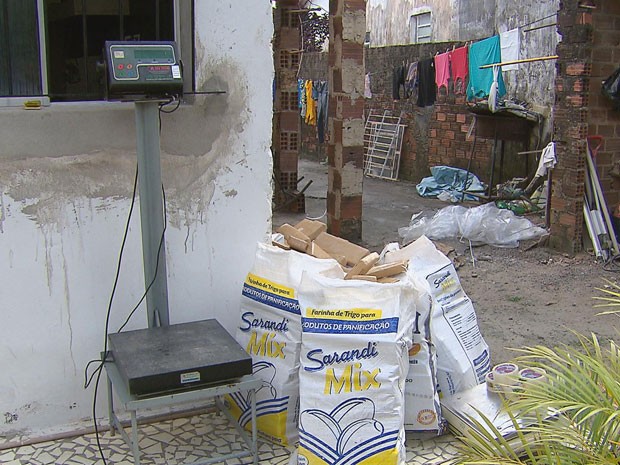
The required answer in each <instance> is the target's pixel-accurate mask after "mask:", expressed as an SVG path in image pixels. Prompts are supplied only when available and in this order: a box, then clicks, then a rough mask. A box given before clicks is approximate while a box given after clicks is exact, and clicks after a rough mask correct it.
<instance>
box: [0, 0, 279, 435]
mask: <svg viewBox="0 0 620 465" xmlns="http://www.w3.org/2000/svg"><path fill="white" fill-rule="evenodd" d="M195 12H196V22H195V26H196V37H195V46H196V51H197V52H196V53H197V63H196V68H197V70H196V82H197V88H198V90H225V91H226V94H221V95H211V96H197V97H196V100H195V102H194V103H193V104H192V105H183V106H181V108H180V109H179V111H177V112H176V113H173V114H171V115H163V116H162V176H163V182H164V185H165V188H166V195H167V205H168V209H167V215H168V230H167V236H166V248H167V249H166V252H167V268H168V292H169V306H170V319H171V322H172V323H179V322H185V321H192V320H198V319H204V318H211V317H215V318H218V320H220V322H221V323H222V324H223V325H224V326H225V327H226V328H227V329H228V330H229V331H234V323H235V317H236V312H237V308H238V304H239V296H240V292H241V285H242V281H243V278H244V276H245V273H246V272H247V270H248V269H249V267H250V266H251V263H252V260H253V257H254V250H255V245H256V242H257V241H260V240H264V239H265V238H266V237H267V235H268V234H269V232H270V230H271V194H272V190H271V189H272V188H271V172H272V161H271V160H272V159H271V152H270V145H271V118H272V115H271V112H272V79H273V58H272V50H271V39H272V37H273V22H272V17H271V6H270V4H269V2H253V1H252V2H250V1H244V2H239V1H234V0H200V1H199V2H196V3H195ZM0 140H2V141H3V142H2V144H0V310H1V312H2V324H0V341H1V342H0V368H1V375H0V414H1V416H0V447H1V446H2V444H3V443H4V444H7V443H9V442H14V441H19V440H21V439H29V438H37V437H43V436H45V435H47V434H51V433H57V432H64V431H71V430H75V429H79V428H83V427H87V426H89V424H90V423H89V422H90V416H91V402H92V394H93V390H92V387H91V389H89V390H84V389H83V387H82V385H83V382H84V381H83V370H84V367H85V365H86V363H87V361H88V360H91V359H94V358H97V357H98V354H99V351H100V350H101V349H102V348H103V341H104V322H105V313H106V307H107V303H108V299H109V296H110V291H111V289H112V283H113V279H114V272H115V269H116V260H117V255H118V251H119V247H120V243H121V239H122V233H123V229H124V224H125V221H126V217H127V213H128V210H129V205H130V198H131V188H132V182H133V173H134V169H135V163H136V155H135V129H134V121H133V105H132V104H107V103H89V104H86V103H84V104H79V103H75V104H52V106H51V107H49V108H44V109H42V110H40V111H31V112H30V111H29V112H25V111H23V110H19V109H0ZM140 241H141V239H140V223H139V208H137V209H136V211H135V212H134V217H133V219H132V222H131V228H130V233H129V240H128V243H127V246H126V250H125V253H124V255H123V264H122V270H121V276H120V283H119V286H118V290H117V293H116V296H115V301H114V306H113V311H112V318H111V325H110V330H111V331H115V330H117V329H118V328H119V326H120V324H121V323H122V322H123V321H124V319H125V317H126V316H127V314H128V312H129V310H130V309H131V308H132V307H133V306H134V304H135V303H136V302H137V301H138V299H139V298H140V296H141V294H142V292H143V290H144V282H143V276H142V251H141V242H140ZM145 326H146V317H145V310H144V308H140V309H139V310H138V312H137V313H136V315H135V316H134V317H133V319H132V322H131V324H130V325H129V326H128V328H129V329H135V328H143V327H145ZM102 384H103V383H102ZM98 400H99V402H98V416H99V417H103V416H104V415H105V411H106V408H107V406H106V398H105V390H104V389H103V386H101V388H100V391H99V399H98Z"/></svg>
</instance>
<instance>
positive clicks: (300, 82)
mask: <svg viewBox="0 0 620 465" xmlns="http://www.w3.org/2000/svg"><path fill="white" fill-rule="evenodd" d="M304 92H306V89H305V87H304V80H303V79H297V108H299V109H300V110H301V107H302V106H303V99H302V96H303V95H304Z"/></svg>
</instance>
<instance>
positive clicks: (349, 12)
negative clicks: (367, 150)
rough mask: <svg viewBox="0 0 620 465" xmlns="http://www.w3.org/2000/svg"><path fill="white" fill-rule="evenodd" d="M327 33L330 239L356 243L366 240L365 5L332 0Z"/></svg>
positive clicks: (351, 0) (355, 0)
mask: <svg viewBox="0 0 620 465" xmlns="http://www.w3.org/2000/svg"><path fill="white" fill-rule="evenodd" d="M329 34H330V35H329V124H330V131H329V133H330V135H331V136H330V140H329V145H328V148H327V155H328V163H329V171H328V176H329V182H328V191H327V227H328V231H329V232H330V233H331V234H334V235H337V236H340V237H343V238H345V239H348V240H351V241H358V240H360V239H361V238H362V182H363V178H364V172H363V162H364V140H363V139H364V119H363V118H364V36H365V34H366V1H365V0H330V2H329Z"/></svg>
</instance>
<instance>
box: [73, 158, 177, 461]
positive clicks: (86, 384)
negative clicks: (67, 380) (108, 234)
mask: <svg viewBox="0 0 620 465" xmlns="http://www.w3.org/2000/svg"><path fill="white" fill-rule="evenodd" d="M137 184H138V168H137V167H136V174H135V178H134V185H133V193H132V197H131V206H130V208H129V213H128V215H127V222H126V224H125V231H124V233H123V240H122V243H121V248H120V251H119V256H118V263H117V267H116V273H115V277H114V285H113V286H112V292H111V293H110V300H109V302H108V308H107V312H106V322H105V337H104V349H103V353H102V358H101V359H95V360H90V361H89V362H88V363H87V364H86V367H85V370H84V389H87V388H88V387H89V386H90V384H91V383H92V380H93V378H94V377H95V375H96V376H97V377H96V380H95V388H94V394H93V404H92V415H93V426H94V430H95V438H96V440H97V448H98V450H99V455H100V456H101V459H102V461H103V465H107V463H108V462H107V460H106V458H105V456H104V453H103V448H102V447H101V440H100V437H99V427H98V425H97V416H96V405H97V391H98V388H99V381H100V379H101V372H102V371H103V367H104V364H105V362H106V361H108V360H110V358H109V356H110V354H109V353H108V334H109V325H110V316H111V311H112V303H113V301H114V295H115V293H116V288H117V286H118V281H119V276H120V269H121V264H122V259H123V252H124V250H125V244H126V242H127V236H128V234H129V224H130V222H131V217H132V214H133V209H134V206H135V200H136V190H137ZM162 197H163V215H164V228H163V230H162V234H161V238H160V240H159V247H158V250H157V262H156V265H155V271H154V274H153V279H152V280H151V281H150V283H149V285H148V286H147V287H146V290H145V291H144V293H143V294H142V297H141V298H140V300H139V301H138V303H137V304H136V305H135V307H134V308H133V309H132V310H131V312H130V313H129V315H128V316H127V318H126V319H125V321H124V322H123V324H122V325H121V327H120V328H119V330H118V331H117V332H118V333H120V332H121V331H122V330H123V329H124V328H125V326H126V325H127V324H128V323H129V321H130V319H131V317H132V316H133V315H134V313H135V312H136V310H137V309H138V307H139V306H140V304H141V303H142V302H143V301H144V299H145V298H146V296H147V294H148V292H149V290H150V289H151V287H152V286H153V283H154V282H155V279H156V278H157V273H158V270H159V258H160V255H161V250H162V245H163V242H164V238H165V232H166V227H167V217H166V193H165V190H164V186H163V185H162ZM93 363H99V365H98V366H97V368H96V369H95V370H94V371H93V372H92V373H91V374H90V376H88V369H89V368H90V366H91V365H92V364H93Z"/></svg>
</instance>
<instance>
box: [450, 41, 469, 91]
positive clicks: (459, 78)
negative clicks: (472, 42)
mask: <svg viewBox="0 0 620 465" xmlns="http://www.w3.org/2000/svg"><path fill="white" fill-rule="evenodd" d="M450 66H451V68H452V82H453V83H454V93H455V94H464V93H465V84H466V80H467V47H466V46H465V47H459V48H457V49H454V50H452V51H451V52H450Z"/></svg>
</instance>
